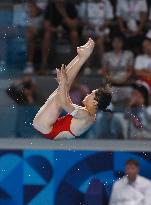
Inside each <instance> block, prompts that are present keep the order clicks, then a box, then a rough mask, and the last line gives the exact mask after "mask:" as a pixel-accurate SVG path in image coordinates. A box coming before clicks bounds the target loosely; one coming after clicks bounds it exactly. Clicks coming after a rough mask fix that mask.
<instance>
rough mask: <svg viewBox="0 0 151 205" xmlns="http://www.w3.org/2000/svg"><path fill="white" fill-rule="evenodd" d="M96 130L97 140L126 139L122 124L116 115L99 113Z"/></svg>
mask: <svg viewBox="0 0 151 205" xmlns="http://www.w3.org/2000/svg"><path fill="white" fill-rule="evenodd" d="M94 129H95V135H96V138H97V139H124V134H123V129H122V124H121V122H120V120H119V119H118V117H117V116H116V113H113V112H98V114H97V118H96V123H95V128H94Z"/></svg>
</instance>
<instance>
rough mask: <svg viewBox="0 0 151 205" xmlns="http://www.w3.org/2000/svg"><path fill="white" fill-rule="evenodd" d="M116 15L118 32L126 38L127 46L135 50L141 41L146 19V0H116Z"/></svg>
mask: <svg viewBox="0 0 151 205" xmlns="http://www.w3.org/2000/svg"><path fill="white" fill-rule="evenodd" d="M116 9H117V10H116V16H117V18H118V26H119V29H120V32H121V33H122V34H123V36H124V37H125V40H126V45H127V46H128V48H130V49H133V48H134V50H135V51H136V52H137V49H138V48H139V46H138V45H139V44H140V43H141V42H142V41H143V38H144V30H145V23H146V20H147V2H146V0H118V1H117V6H116Z"/></svg>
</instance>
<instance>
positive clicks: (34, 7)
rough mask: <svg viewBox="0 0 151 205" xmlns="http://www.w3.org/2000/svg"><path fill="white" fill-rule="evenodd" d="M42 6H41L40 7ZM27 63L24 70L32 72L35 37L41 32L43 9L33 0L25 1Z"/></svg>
mask: <svg viewBox="0 0 151 205" xmlns="http://www.w3.org/2000/svg"><path fill="white" fill-rule="evenodd" d="M42 8H43V7H42ZM26 10H27V65H26V68H25V71H26V72H34V56H35V55H34V54H35V47H36V38H37V37H38V35H40V34H41V33H42V32H41V31H42V27H43V20H44V17H43V10H42V9H41V7H40V6H39V4H38V3H37V2H36V1H35V0H28V1H27V8H26Z"/></svg>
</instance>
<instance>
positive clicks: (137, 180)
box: [109, 159, 151, 205]
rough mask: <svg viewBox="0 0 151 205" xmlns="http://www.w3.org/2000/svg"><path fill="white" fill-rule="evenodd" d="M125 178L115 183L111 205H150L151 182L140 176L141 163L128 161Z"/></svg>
mask: <svg viewBox="0 0 151 205" xmlns="http://www.w3.org/2000/svg"><path fill="white" fill-rule="evenodd" d="M125 174H126V175H125V176H124V177H123V178H122V179H120V180H118V181H117V182H115V183H114V185H113V188H112V194H111V198H110V202H109V205H149V204H150V203H151V194H150V193H151V181H150V180H148V179H146V178H145V177H142V176H140V175H139V163H138V161H136V160H133V159H129V160H127V161H126V167H125Z"/></svg>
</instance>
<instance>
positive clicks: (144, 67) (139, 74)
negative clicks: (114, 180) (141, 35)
mask: <svg viewBox="0 0 151 205" xmlns="http://www.w3.org/2000/svg"><path fill="white" fill-rule="evenodd" d="M143 51H144V54H143V55H138V56H137V57H136V61H135V65H134V68H135V74H136V78H137V79H141V80H144V81H146V82H147V83H148V84H149V86H151V32H149V33H148V34H147V35H146V39H145V40H144V42H143Z"/></svg>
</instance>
